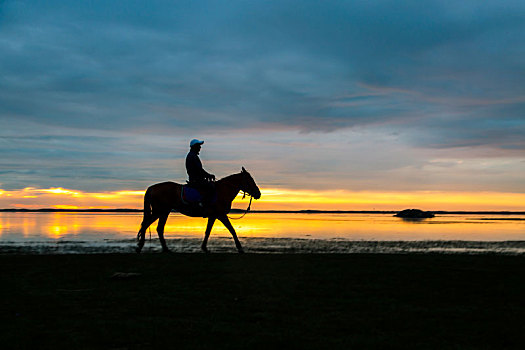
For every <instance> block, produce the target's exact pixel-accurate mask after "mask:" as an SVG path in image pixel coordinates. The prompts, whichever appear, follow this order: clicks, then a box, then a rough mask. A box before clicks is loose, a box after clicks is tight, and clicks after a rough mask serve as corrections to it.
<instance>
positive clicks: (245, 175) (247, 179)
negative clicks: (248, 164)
mask: <svg viewBox="0 0 525 350" xmlns="http://www.w3.org/2000/svg"><path fill="white" fill-rule="evenodd" d="M241 175H242V183H241V190H243V191H244V192H247V193H248V194H249V195H250V196H252V197H253V198H255V199H259V198H261V191H260V190H259V187H257V184H256V183H255V181H254V180H253V177H252V176H251V175H250V173H249V172H247V171H246V169H244V167H242V171H241Z"/></svg>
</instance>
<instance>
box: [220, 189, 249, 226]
mask: <svg viewBox="0 0 525 350" xmlns="http://www.w3.org/2000/svg"><path fill="white" fill-rule="evenodd" d="M248 196H250V204H248V208H246V210H245V211H244V214H242V215H241V216H239V217H238V218H232V217H230V216H229V215H226V216H227V217H228V219H230V220H239V219H242V218H243V217H244V216H245V215H246V214H248V212H249V211H250V207H251V206H252V198H253V197H252V196H251V195H250V194H248ZM244 197H246V191H244V196H243V198H244Z"/></svg>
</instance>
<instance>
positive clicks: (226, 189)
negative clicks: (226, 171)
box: [136, 167, 261, 253]
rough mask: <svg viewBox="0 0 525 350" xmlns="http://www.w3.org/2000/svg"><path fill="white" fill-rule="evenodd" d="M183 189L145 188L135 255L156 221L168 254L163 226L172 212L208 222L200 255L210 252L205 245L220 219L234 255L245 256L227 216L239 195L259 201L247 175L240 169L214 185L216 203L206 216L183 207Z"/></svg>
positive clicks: (169, 184) (164, 185)
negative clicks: (235, 249) (229, 239)
mask: <svg viewBox="0 0 525 350" xmlns="http://www.w3.org/2000/svg"><path fill="white" fill-rule="evenodd" d="M182 189H183V185H181V184H178V183H175V182H171V181H168V182H162V183H158V184H155V185H151V186H150V187H148V189H147V190H146V193H145V194H144V216H143V219H142V223H141V225H140V230H139V232H138V234H137V240H138V243H137V248H136V252H137V253H140V251H141V250H142V247H143V246H144V242H145V241H146V230H147V229H148V227H150V225H151V224H153V223H154V222H155V221H156V220H157V219H158V220H159V222H158V224H157V233H158V235H159V241H160V244H161V246H162V251H163V252H169V249H168V246H167V245H166V240H165V239H164V226H165V225H166V221H167V220H168V216H169V215H170V213H171V211H172V210H175V211H178V212H180V213H181V214H184V215H187V216H193V217H197V216H199V217H200V216H202V217H207V218H208V224H207V226H206V232H205V233H204V240H203V241H202V244H201V249H202V251H203V252H205V253H209V250H208V248H207V247H206V246H207V244H208V238H209V237H210V233H211V229H212V227H213V224H214V223H215V220H217V219H219V221H221V222H222V223H223V224H224V226H225V227H226V228H227V229H228V231H230V233H231V235H232V236H233V240H234V241H235V246H236V248H237V251H238V252H239V253H244V250H243V249H242V246H241V242H239V239H238V238H237V233H236V232H235V229H234V228H233V226H232V224H231V223H230V220H229V219H228V216H227V214H228V213H229V212H230V210H231V206H232V202H233V200H234V198H235V197H236V196H237V194H238V193H239V191H244V192H245V193H248V194H249V195H250V196H252V197H253V198H255V199H259V198H261V191H260V190H259V187H257V185H256V184H255V181H254V180H253V178H252V176H251V175H250V173H249V172H247V171H246V169H244V167H243V168H242V170H241V172H240V173H237V174H233V175H229V176H227V177H225V178H222V179H220V180H218V181H216V182H215V191H216V200H215V201H214V202H213V203H211V204H209V208H208V211H207V213H206V214H205V215H202V213H199V212H196V211H195V210H192V208H191V207H190V206H188V204H187V203H184V200H183V198H182V192H181V191H182Z"/></svg>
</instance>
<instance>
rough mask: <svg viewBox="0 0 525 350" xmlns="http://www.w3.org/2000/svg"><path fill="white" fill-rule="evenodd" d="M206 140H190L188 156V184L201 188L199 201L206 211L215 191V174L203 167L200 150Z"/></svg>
mask: <svg viewBox="0 0 525 350" xmlns="http://www.w3.org/2000/svg"><path fill="white" fill-rule="evenodd" d="M203 143H204V141H199V140H197V139H193V140H191V141H190V151H189V152H188V155H187V156H186V172H187V173H188V177H189V181H188V185H190V186H191V187H193V188H196V189H197V190H199V192H200V193H201V195H202V201H201V203H199V205H200V206H201V207H203V209H204V210H205V211H206V210H207V207H208V205H209V204H210V202H211V201H212V199H213V195H214V193H215V186H214V184H213V183H214V181H215V175H213V174H210V173H208V172H207V171H206V170H204V169H203V167H202V163H201V160H200V158H199V152H200V150H201V146H202V144H203Z"/></svg>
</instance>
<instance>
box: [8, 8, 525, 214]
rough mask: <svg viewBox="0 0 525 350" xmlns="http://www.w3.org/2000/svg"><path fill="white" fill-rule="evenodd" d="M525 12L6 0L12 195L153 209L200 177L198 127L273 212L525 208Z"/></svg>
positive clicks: (206, 160)
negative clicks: (148, 195)
mask: <svg viewBox="0 0 525 350" xmlns="http://www.w3.org/2000/svg"><path fill="white" fill-rule="evenodd" d="M523 18H525V3H524V2H523V1H505V0H503V1H502V0H498V1H468V0H465V1H460V2H453V1H403V2H400V1H307V0H303V1H286V0H279V1H271V0H270V1H235V0H232V1H226V2H225V1H154V0H153V1H147V2H145V1H110V0H109V1H108V0H105V1H80V2H71V1H53V0H46V1H36V0H35V1H9V0H7V1H0V150H1V152H0V207H1V208H41V207H64V208H65V207H71V208H73V207H79V208H88V207H101V208H102V207H104V208H112V207H130V208H135V207H137V208H138V207H140V206H141V205H142V199H141V196H142V194H143V193H144V190H145V189H146V188H147V187H148V186H149V185H151V184H154V183H157V182H162V181H176V182H184V181H185V179H186V177H187V176H186V172H185V167H184V158H185V156H186V153H187V152H188V148H189V147H188V143H189V141H190V140H191V139H193V138H198V139H202V140H204V141H205V143H204V145H203V149H202V151H201V159H202V161H203V164H204V168H205V169H206V170H208V171H209V172H211V173H213V174H215V175H216V176H217V177H218V178H220V177H224V176H227V175H229V174H232V173H236V172H239V171H240V169H241V167H242V166H244V167H245V168H246V169H247V170H248V171H250V173H251V174H252V176H253V177H254V179H255V180H256V182H257V184H258V185H259V187H260V188H261V192H262V198H261V199H260V200H259V201H258V202H257V203H256V204H254V206H253V208H254V209H271V208H273V209H316V208H319V209H341V210H354V209H355V210H372V209H377V210H383V209H386V210H395V209H404V208H405V207H418V208H424V209H427V210H447V209H457V210H460V209H463V210H525V176H524V174H525V137H524V136H523V135H525V44H524V43H525V21H523ZM242 203H244V202H242ZM242 203H241V204H242ZM242 205H244V204H242ZM242 205H241V206H242Z"/></svg>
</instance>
